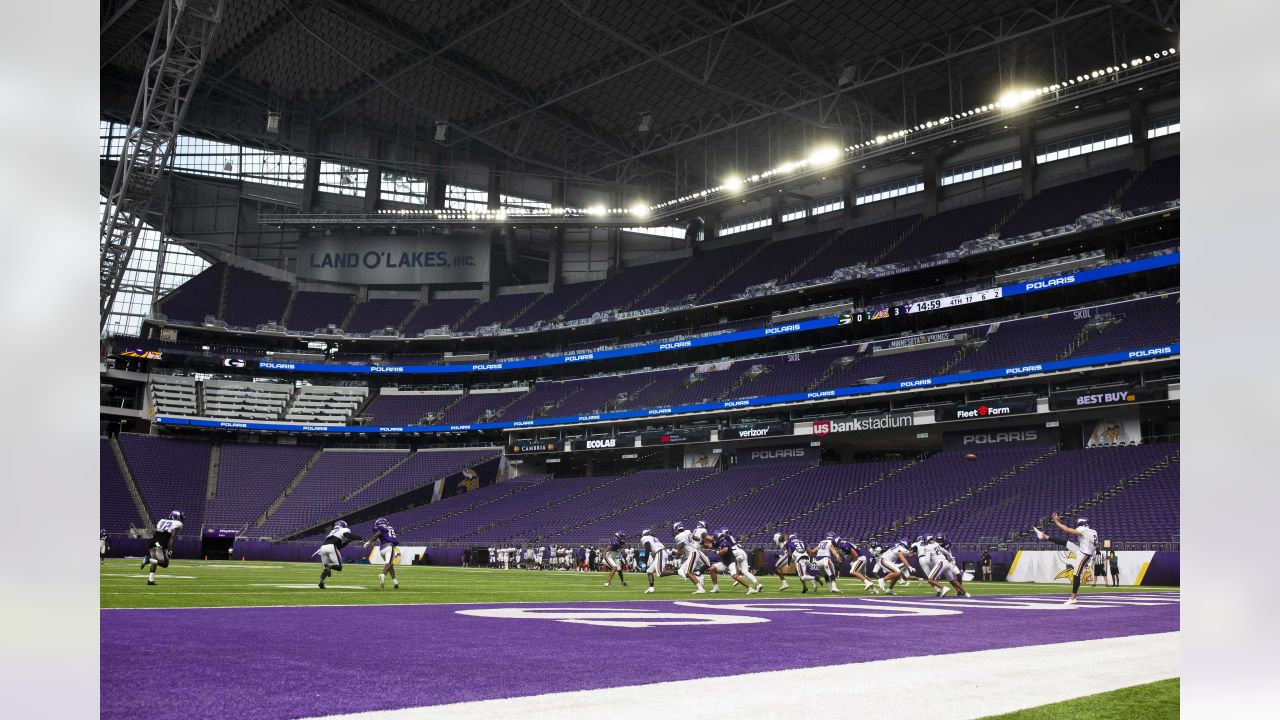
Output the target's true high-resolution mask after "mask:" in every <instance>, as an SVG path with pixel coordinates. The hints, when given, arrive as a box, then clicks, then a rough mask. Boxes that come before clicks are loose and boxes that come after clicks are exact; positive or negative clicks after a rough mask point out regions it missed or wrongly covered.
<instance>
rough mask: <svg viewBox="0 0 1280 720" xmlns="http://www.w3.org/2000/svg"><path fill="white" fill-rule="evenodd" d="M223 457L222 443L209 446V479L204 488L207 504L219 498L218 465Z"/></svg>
mask: <svg viewBox="0 0 1280 720" xmlns="http://www.w3.org/2000/svg"><path fill="white" fill-rule="evenodd" d="M221 456H222V443H219V442H215V443H212V444H210V446H209V479H208V481H207V482H206V483H205V486H204V501H205V503H206V504H208V502H209V501H210V500H212V499H214V498H216V497H218V463H219V459H220V458H221Z"/></svg>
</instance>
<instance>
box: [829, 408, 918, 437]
mask: <svg viewBox="0 0 1280 720" xmlns="http://www.w3.org/2000/svg"><path fill="white" fill-rule="evenodd" d="M914 424H915V417H914V416H913V415H911V414H899V413H885V414H883V415H867V416H865V417H849V418H842V419H837V420H814V421H813V434H814V435H832V434H834V433H847V432H863V431H866V430H893V429H896V428H904V427H911V426H912V425H914Z"/></svg>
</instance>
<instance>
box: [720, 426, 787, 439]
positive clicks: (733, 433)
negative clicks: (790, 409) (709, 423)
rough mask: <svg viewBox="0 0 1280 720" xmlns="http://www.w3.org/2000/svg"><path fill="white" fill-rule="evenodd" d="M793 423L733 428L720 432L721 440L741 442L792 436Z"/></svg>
mask: <svg viewBox="0 0 1280 720" xmlns="http://www.w3.org/2000/svg"><path fill="white" fill-rule="evenodd" d="M791 429H792V425H791V423H773V424H771V425H756V426H753V427H732V428H724V429H723V430H721V431H720V439H721V440H740V439H745V438H766V437H780V436H783V435H790V434H791Z"/></svg>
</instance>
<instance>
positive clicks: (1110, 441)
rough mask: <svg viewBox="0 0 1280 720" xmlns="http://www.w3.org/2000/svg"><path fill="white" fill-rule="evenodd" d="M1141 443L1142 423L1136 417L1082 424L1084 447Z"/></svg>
mask: <svg viewBox="0 0 1280 720" xmlns="http://www.w3.org/2000/svg"><path fill="white" fill-rule="evenodd" d="M1141 442H1142V423H1140V422H1138V418H1137V417H1123V418H1121V417H1113V418H1103V419H1101V420H1095V421H1093V422H1088V423H1085V424H1084V445H1085V447H1114V446H1116V445H1137V444H1139V443H1141Z"/></svg>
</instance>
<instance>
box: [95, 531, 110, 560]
mask: <svg viewBox="0 0 1280 720" xmlns="http://www.w3.org/2000/svg"><path fill="white" fill-rule="evenodd" d="M109 552H111V541H110V540H108V539H107V529H106V528H102V532H100V533H99V534H98V564H99V565H101V564H102V561H103V560H104V559H106V557H107V553H109Z"/></svg>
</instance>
